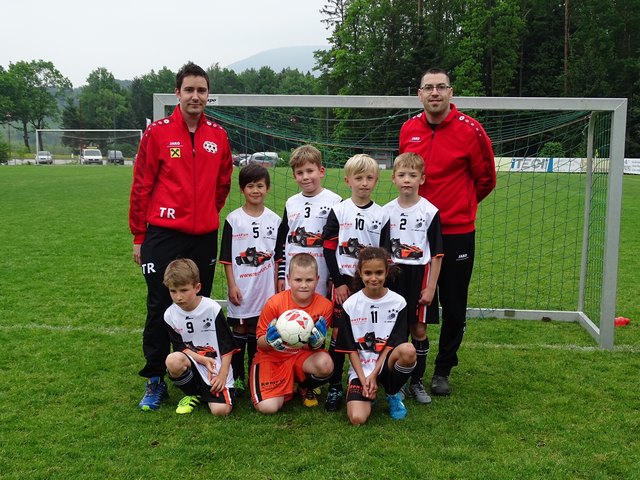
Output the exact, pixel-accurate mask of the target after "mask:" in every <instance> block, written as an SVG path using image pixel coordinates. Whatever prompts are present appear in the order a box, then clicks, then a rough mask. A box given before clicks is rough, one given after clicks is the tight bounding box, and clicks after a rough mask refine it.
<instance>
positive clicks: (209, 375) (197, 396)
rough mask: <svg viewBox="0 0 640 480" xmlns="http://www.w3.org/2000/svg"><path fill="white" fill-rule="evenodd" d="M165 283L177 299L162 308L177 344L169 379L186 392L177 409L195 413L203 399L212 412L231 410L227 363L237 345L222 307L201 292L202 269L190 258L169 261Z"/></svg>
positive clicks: (170, 358) (168, 362) (169, 360)
mask: <svg viewBox="0 0 640 480" xmlns="http://www.w3.org/2000/svg"><path fill="white" fill-rule="evenodd" d="M164 284H165V285H166V287H167V288H168V289H169V293H170V295H171V300H173V304H172V305H171V306H170V307H169V308H167V310H166V311H165V313H164V321H165V322H166V323H167V324H168V325H169V327H171V328H170V329H169V338H170V339H171V344H172V345H173V353H170V354H169V356H167V360H166V362H165V363H166V366H167V371H168V373H169V379H171V380H172V381H173V383H174V385H176V386H177V387H178V388H180V389H181V390H182V391H183V392H184V393H185V394H186V395H187V396H186V397H184V398H183V399H182V400H180V403H179V404H178V408H177V409H176V413H179V414H184V413H191V412H192V411H193V410H194V408H195V407H196V406H197V405H198V404H199V403H200V401H202V400H204V401H205V402H206V403H207V404H208V405H209V410H210V411H211V413H212V414H213V415H220V416H224V415H229V413H231V410H232V409H233V393H234V392H233V375H232V374H231V370H230V368H229V367H230V365H231V357H232V355H233V354H234V353H235V352H236V350H237V347H236V345H235V342H234V340H233V336H232V335H231V330H229V325H227V321H226V319H225V318H224V313H223V312H222V307H220V305H218V303H216V302H214V301H213V300H211V299H210V298H207V297H201V296H199V295H198V292H199V291H200V287H201V284H200V272H199V271H198V267H197V266H196V264H195V263H194V262H193V261H192V260H189V259H187V258H181V259H178V260H174V261H173V262H171V263H170V264H169V265H168V266H167V269H166V270H165V273H164Z"/></svg>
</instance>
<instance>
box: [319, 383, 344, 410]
mask: <svg viewBox="0 0 640 480" xmlns="http://www.w3.org/2000/svg"><path fill="white" fill-rule="evenodd" d="M343 396H344V394H343V392H342V387H335V386H332V387H329V391H328V392H327V399H326V400H325V402H324V409H325V410H326V411H327V412H337V411H338V410H340V407H342V397H343Z"/></svg>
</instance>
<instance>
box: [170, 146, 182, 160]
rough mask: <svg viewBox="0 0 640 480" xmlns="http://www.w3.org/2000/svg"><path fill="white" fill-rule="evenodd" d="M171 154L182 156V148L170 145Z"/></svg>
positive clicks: (173, 156)
mask: <svg viewBox="0 0 640 480" xmlns="http://www.w3.org/2000/svg"><path fill="white" fill-rule="evenodd" d="M169 156H170V157H171V158H180V148H178V147H170V148H169Z"/></svg>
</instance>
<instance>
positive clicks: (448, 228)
mask: <svg viewBox="0 0 640 480" xmlns="http://www.w3.org/2000/svg"><path fill="white" fill-rule="evenodd" d="M404 152H415V153H418V154H420V156H422V158H423V159H424V173H425V177H426V179H425V182H424V184H423V185H421V186H420V189H419V190H418V192H419V193H420V195H421V196H423V197H425V198H426V199H427V200H429V201H430V202H431V203H433V204H434V205H435V206H436V207H438V210H440V221H441V223H442V233H443V234H444V235H447V234H459V233H470V232H473V231H474V229H475V219H476V212H477V210H478V203H479V202H480V201H481V200H482V199H483V198H485V197H486V196H487V195H489V193H491V190H493V189H494V187H495V186H496V167H495V161H494V158H493V148H492V147H491V140H490V139H489V137H488V136H487V134H486V133H485V131H484V129H483V128H482V125H480V123H479V122H478V121H477V120H474V119H473V118H471V117H470V116H468V115H465V114H464V113H461V112H460V111H458V109H457V108H456V106H455V105H454V104H453V103H452V104H451V112H449V115H447V118H445V119H444V120H443V121H442V123H440V124H439V125H438V126H437V128H436V129H435V131H434V130H432V129H431V127H430V126H429V125H428V124H427V121H426V116H425V113H424V112H421V113H420V114H419V115H416V116H415V117H413V118H410V119H409V120H407V121H406V122H405V123H404V125H403V126H402V128H401V129H400V153H404Z"/></svg>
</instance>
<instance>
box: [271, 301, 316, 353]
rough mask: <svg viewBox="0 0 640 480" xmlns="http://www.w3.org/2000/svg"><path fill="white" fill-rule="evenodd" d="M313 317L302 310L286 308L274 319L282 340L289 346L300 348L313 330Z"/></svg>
mask: <svg viewBox="0 0 640 480" xmlns="http://www.w3.org/2000/svg"><path fill="white" fill-rule="evenodd" d="M313 326H314V323H313V319H312V318H311V315H309V314H308V313H307V312H305V311H304V310H298V309H292V310H287V311H286V312H284V313H283V314H282V315H280V316H279V317H278V320H276V330H278V333H279V334H280V337H281V338H282V341H283V342H284V343H286V344H287V345H288V346H289V347H291V348H302V347H303V346H304V345H305V344H306V343H307V341H308V340H309V336H310V335H311V330H313Z"/></svg>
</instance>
